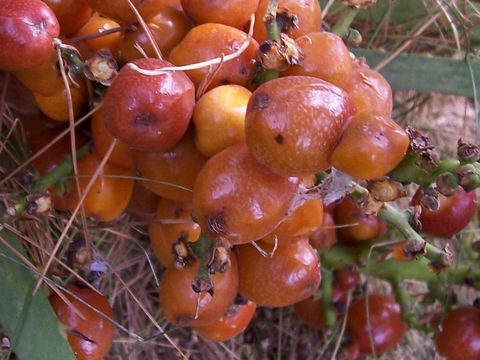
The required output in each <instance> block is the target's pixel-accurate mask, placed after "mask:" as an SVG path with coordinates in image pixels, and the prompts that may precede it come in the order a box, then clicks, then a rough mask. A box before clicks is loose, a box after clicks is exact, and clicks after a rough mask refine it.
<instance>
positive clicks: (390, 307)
mask: <svg viewBox="0 0 480 360" xmlns="http://www.w3.org/2000/svg"><path fill="white" fill-rule="evenodd" d="M368 300H369V301H368V302H369V317H370V325H371V334H372V340H373V345H374V347H375V353H376V354H377V355H380V354H383V353H386V352H387V351H389V350H391V349H393V348H394V347H395V346H396V345H397V344H398V343H399V342H400V340H401V339H402V337H403V335H404V334H405V331H407V325H405V323H404V322H403V321H402V319H401V317H400V306H399V305H398V304H397V303H396V302H395V300H394V299H393V298H392V297H390V296H388V295H383V294H371V295H369V296H368ZM365 302H366V297H365V296H363V297H361V298H359V299H357V300H356V301H354V302H353V303H352V305H351V306H350V308H349V310H348V320H347V329H348V330H349V331H350V332H351V333H352V335H353V337H354V338H355V341H356V343H357V344H358V347H359V350H360V353H362V354H365V355H371V354H373V349H372V348H371V346H370V335H369V333H370V332H369V327H368V322H367V312H366V307H365V306H366V305H365Z"/></svg>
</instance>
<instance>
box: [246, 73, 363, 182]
mask: <svg viewBox="0 0 480 360" xmlns="http://www.w3.org/2000/svg"><path fill="white" fill-rule="evenodd" d="M354 112H355V107H354V106H353V104H352V102H351V101H350V99H349V97H348V95H347V94H346V93H345V92H344V91H343V90H341V89H340V88H338V87H336V86H335V85H332V84H329V83H327V82H325V81H323V80H320V79H317V78H313V77H309V76H288V77H283V78H279V79H275V80H272V81H269V82H267V83H264V84H262V85H260V86H259V87H258V88H257V89H256V90H255V92H254V93H253V95H252V97H251V98H250V101H249V103H248V108H247V117H246V120H245V132H246V139H247V144H248V146H249V147H250V149H251V151H252V154H253V156H254V157H255V159H256V160H257V161H258V162H260V163H261V164H263V165H265V166H268V167H269V168H271V169H272V170H273V171H274V172H276V173H278V174H281V175H287V176H301V175H309V174H314V173H317V172H319V171H324V170H326V169H328V168H329V167H330V166H331V163H330V157H331V155H332V152H333V150H334V148H335V146H336V145H337V143H338V141H339V139H340V137H341V135H342V132H343V130H344V128H345V126H346V125H347V124H348V122H349V121H350V118H351V116H352V115H353V114H354Z"/></svg>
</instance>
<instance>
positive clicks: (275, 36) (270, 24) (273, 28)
mask: <svg viewBox="0 0 480 360" xmlns="http://www.w3.org/2000/svg"><path fill="white" fill-rule="evenodd" d="M278 2H279V0H270V1H269V2H268V6H267V12H266V14H265V29H266V31H267V38H268V39H269V40H272V41H275V42H277V43H280V41H281V31H280V28H279V27H278V23H277V9H278ZM279 75H280V74H279V72H278V71H276V70H269V69H267V70H263V71H261V72H260V73H259V74H258V75H257V76H256V77H255V83H256V84H257V85H261V84H263V83H266V82H268V81H270V80H274V79H276V78H278V77H279Z"/></svg>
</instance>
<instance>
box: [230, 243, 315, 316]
mask: <svg viewBox="0 0 480 360" xmlns="http://www.w3.org/2000/svg"><path fill="white" fill-rule="evenodd" d="M258 245H259V246H260V247H261V248H262V249H264V250H265V251H271V250H272V245H269V244H266V243H263V242H258ZM236 249H237V254H238V268H239V277H240V288H239V292H240V294H241V295H243V296H244V297H246V298H247V299H249V300H251V301H253V302H255V303H256V304H258V305H262V306H269V307H281V306H288V305H292V304H294V303H296V302H299V301H301V300H304V299H306V298H308V297H310V296H312V295H313V294H314V293H315V292H316V291H317V289H318V286H319V285H320V260H319V258H318V255H317V252H316V251H315V250H314V249H313V248H312V247H311V246H310V244H309V243H308V240H307V239H302V240H299V241H297V242H294V243H289V244H284V245H283V244H280V245H279V246H278V248H277V250H276V251H275V253H274V254H273V256H272V257H265V256H263V255H262V254H261V253H260V252H259V251H258V250H257V249H256V248H255V247H254V246H253V245H252V244H245V245H241V246H238V247H237V248H236Z"/></svg>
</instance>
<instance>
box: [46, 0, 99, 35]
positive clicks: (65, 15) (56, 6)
mask: <svg viewBox="0 0 480 360" xmlns="http://www.w3.org/2000/svg"><path fill="white" fill-rule="evenodd" d="M43 2H44V3H45V4H47V5H48V6H49V7H50V8H51V9H52V10H53V12H54V13H55V16H56V17H57V20H58V22H59V23H60V33H61V34H62V35H67V36H70V35H73V34H75V33H76V32H77V31H78V30H80V29H81V28H82V26H83V25H85V24H86V23H87V22H88V20H89V19H90V18H91V17H92V13H93V11H92V9H91V8H90V6H88V2H87V1H86V0H43Z"/></svg>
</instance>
